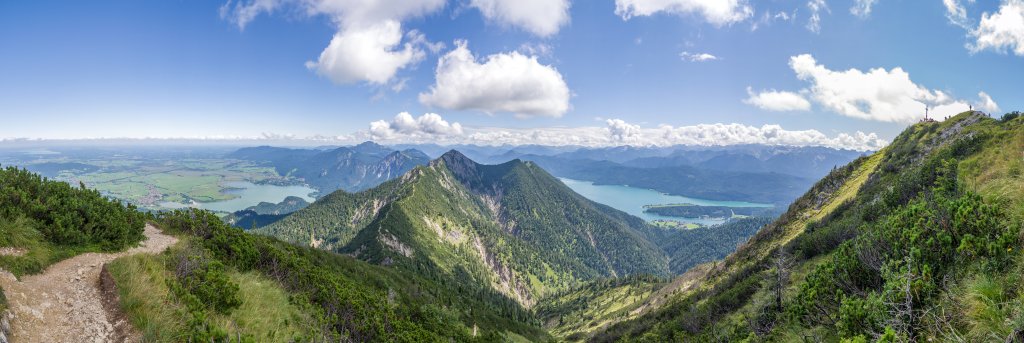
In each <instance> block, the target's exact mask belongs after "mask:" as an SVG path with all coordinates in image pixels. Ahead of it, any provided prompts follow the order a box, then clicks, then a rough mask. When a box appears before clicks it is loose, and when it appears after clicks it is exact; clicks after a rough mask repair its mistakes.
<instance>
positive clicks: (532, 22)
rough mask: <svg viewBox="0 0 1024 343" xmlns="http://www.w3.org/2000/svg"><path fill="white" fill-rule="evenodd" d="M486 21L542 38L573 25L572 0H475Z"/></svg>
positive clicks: (475, 4)
mask: <svg viewBox="0 0 1024 343" xmlns="http://www.w3.org/2000/svg"><path fill="white" fill-rule="evenodd" d="M469 5H470V6H472V7H474V8H476V9H478V10H480V13H481V14H482V15H483V16H484V18H486V19H488V20H491V21H495V22H498V23H501V24H504V25H509V26H515V27H519V28H522V29H524V30H526V31H528V32H530V33H533V34H535V35H538V36H541V37H547V36H550V35H553V34H555V33H558V30H559V29H560V28H561V27H562V26H563V25H565V24H568V23H569V0H471V1H470V4H469Z"/></svg>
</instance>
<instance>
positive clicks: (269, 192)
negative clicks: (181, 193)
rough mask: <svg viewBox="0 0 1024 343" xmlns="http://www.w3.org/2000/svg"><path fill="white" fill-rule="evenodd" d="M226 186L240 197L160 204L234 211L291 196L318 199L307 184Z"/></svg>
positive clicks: (309, 199)
mask: <svg viewBox="0 0 1024 343" xmlns="http://www.w3.org/2000/svg"><path fill="white" fill-rule="evenodd" d="M224 186H225V187H230V188H231V189H228V190H226V191H224V193H227V194H234V195H237V196H238V197H237V198H234V199H231V200H224V201H214V202H196V203H194V204H192V205H187V204H182V203H178V202H170V201H164V202H161V203H160V206H161V207H166V208H171V209H174V208H183V207H188V206H192V207H197V208H201V209H204V210H211V211H221V212H234V211H240V210H244V209H246V208H247V207H249V206H255V205H256V204H259V203H260V202H269V203H274V204H276V203H279V202H281V201H284V198H287V197H289V196H296V197H300V198H302V199H304V200H306V201H308V202H313V201H314V200H316V199H314V198H313V197H311V196H309V194H310V193H313V192H316V190H315V189H312V188H309V187H306V186H275V185H257V184H254V183H252V182H244V181H240V182H225V183H224Z"/></svg>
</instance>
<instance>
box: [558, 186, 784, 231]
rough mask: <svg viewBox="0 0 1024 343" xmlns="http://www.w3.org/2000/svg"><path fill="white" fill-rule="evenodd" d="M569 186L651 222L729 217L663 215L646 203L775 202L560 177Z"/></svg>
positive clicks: (701, 221) (705, 222)
mask: <svg viewBox="0 0 1024 343" xmlns="http://www.w3.org/2000/svg"><path fill="white" fill-rule="evenodd" d="M559 179H560V180H562V183H564V184H565V185H566V186H569V188H572V190H573V191H576V193H579V194H580V195H582V196H584V197H586V198H587V199H590V200H593V201H595V202H599V203H602V204H605V205H608V206H611V207H613V208H615V209H617V210H619V211H623V212H626V213H629V214H632V215H634V216H637V217H640V218H643V219H644V220H647V221H652V220H656V219H666V220H676V221H681V222H687V223H696V224H701V225H714V224H721V223H722V222H724V221H725V220H716V219H702V218H681V217H668V216H661V215H657V214H653V213H645V212H644V205H660V204H682V203H689V204H694V205H703V206H730V207H772V205H771V204H759V203H753V202H744V201H716V200H706V199H698V198H690V197H684V196H679V195H669V194H665V193H661V192H658V191H655V190H651V189H646V188H637V187H629V186H619V185H595V184H594V183H593V182H590V181H580V180H573V179H567V178H559Z"/></svg>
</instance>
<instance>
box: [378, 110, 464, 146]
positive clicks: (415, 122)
mask: <svg viewBox="0 0 1024 343" xmlns="http://www.w3.org/2000/svg"><path fill="white" fill-rule="evenodd" d="M462 133H463V132H462V124H459V123H448V121H446V120H444V119H443V118H441V115H439V114H437V113H426V114H423V115H421V116H419V117H417V118H413V116H412V115H411V114H409V113H408V112H402V113H399V114H398V115H396V116H395V118H394V119H392V120H390V121H385V120H378V121H375V122H372V123H370V130H369V135H370V139H378V140H384V141H386V140H395V139H405V140H413V141H416V140H418V139H445V138H452V137H453V136H461V135H462Z"/></svg>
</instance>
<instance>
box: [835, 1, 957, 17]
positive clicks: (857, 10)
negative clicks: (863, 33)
mask: <svg viewBox="0 0 1024 343" xmlns="http://www.w3.org/2000/svg"><path fill="white" fill-rule="evenodd" d="M943 1H948V0H943ZM876 2H878V0H856V1H854V4H853V7H850V13H852V14H853V15H855V16H858V17H861V18H867V17H868V16H871V7H872V6H874V5H875V3H876Z"/></svg>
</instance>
